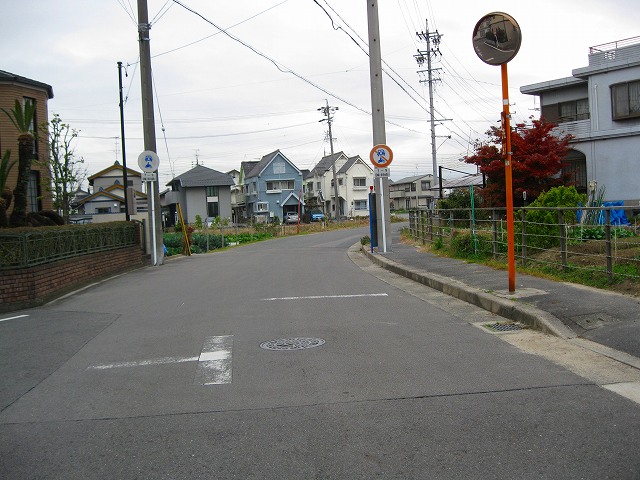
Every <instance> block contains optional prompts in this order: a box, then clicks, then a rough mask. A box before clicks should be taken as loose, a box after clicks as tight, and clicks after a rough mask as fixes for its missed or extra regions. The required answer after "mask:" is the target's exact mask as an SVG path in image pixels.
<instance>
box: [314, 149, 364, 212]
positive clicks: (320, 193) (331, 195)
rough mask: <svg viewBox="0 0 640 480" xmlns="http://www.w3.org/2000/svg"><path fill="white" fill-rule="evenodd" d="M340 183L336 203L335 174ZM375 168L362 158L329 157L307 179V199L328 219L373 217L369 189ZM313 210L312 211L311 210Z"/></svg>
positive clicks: (342, 154) (342, 153) (343, 154)
mask: <svg viewBox="0 0 640 480" xmlns="http://www.w3.org/2000/svg"><path fill="white" fill-rule="evenodd" d="M334 165H335V171H336V180H337V181H338V199H337V201H336V196H335V188H334V178H333V170H334ZM372 185H373V168H371V167H370V166H369V164H368V163H367V162H365V161H364V160H362V158H360V156H358V155H356V156H354V157H349V156H347V155H346V154H345V153H344V152H338V153H334V154H333V155H326V156H324V157H322V159H321V160H320V161H319V162H318V164H317V165H316V166H315V167H313V169H311V171H310V172H309V173H308V174H307V175H306V176H305V198H306V199H307V201H308V203H309V205H313V206H314V207H317V208H321V209H322V210H324V212H325V214H326V215H327V216H330V217H331V218H336V217H360V216H368V215H369V187H371V186H372ZM310 208H311V207H310Z"/></svg>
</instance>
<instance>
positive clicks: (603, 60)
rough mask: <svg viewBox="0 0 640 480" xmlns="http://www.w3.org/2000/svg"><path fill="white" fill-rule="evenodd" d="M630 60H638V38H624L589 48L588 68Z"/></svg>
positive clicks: (639, 38) (639, 47)
mask: <svg viewBox="0 0 640 480" xmlns="http://www.w3.org/2000/svg"><path fill="white" fill-rule="evenodd" d="M631 60H635V61H637V60H640V37H632V38H626V39H624V40H618V41H615V42H610V43H605V44H603V45H597V46H595V47H591V48H589V66H590V67H597V66H604V65H607V64H609V63H612V62H619V61H631Z"/></svg>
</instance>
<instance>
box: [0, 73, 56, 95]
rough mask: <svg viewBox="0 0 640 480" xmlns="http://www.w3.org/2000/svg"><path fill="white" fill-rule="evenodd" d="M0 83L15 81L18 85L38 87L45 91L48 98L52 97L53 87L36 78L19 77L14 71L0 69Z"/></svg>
mask: <svg viewBox="0 0 640 480" xmlns="http://www.w3.org/2000/svg"><path fill="white" fill-rule="evenodd" d="M0 83H17V84H19V85H26V86H28V87H34V88H39V89H41V90H45V91H46V92H47V96H48V97H49V98H53V88H52V87H51V85H47V84H46V83H42V82H38V81H37V80H31V79H30V78H27V77H21V76H20V75H16V74H15V73H10V72H5V71H4V70H0Z"/></svg>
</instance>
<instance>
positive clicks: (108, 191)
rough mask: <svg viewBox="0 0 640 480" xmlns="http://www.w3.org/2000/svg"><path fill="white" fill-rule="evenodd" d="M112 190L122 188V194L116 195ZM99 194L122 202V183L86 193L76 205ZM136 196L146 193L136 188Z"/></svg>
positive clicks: (143, 196) (142, 195)
mask: <svg viewBox="0 0 640 480" xmlns="http://www.w3.org/2000/svg"><path fill="white" fill-rule="evenodd" d="M114 190H122V195H117V194H115V193H113V191H114ZM101 195H103V196H105V197H108V198H111V199H113V200H116V201H118V202H120V203H124V187H123V186H122V185H111V186H110V187H108V188H105V189H104V190H99V191H97V192H94V193H92V194H91V195H87V196H86V197H82V199H80V200H78V201H77V202H76V205H84V204H85V203H87V202H91V201H92V200H95V199H96V198H98V197H100V196H101ZM136 197H139V198H147V194H146V193H143V192H141V191H139V190H136Z"/></svg>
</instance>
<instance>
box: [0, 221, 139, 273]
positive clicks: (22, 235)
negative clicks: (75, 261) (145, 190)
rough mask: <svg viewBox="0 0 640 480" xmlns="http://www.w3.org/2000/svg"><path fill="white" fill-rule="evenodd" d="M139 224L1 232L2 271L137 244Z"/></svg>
mask: <svg viewBox="0 0 640 480" xmlns="http://www.w3.org/2000/svg"><path fill="white" fill-rule="evenodd" d="M136 228H137V227H136V225H135V224H134V223H132V222H114V223H108V224H107V223H105V224H96V225H76V226H72V227H70V226H64V227H46V228H39V229H33V230H32V231H31V230H30V231H25V230H22V231H19V232H14V231H11V230H5V231H2V232H0V270H7V269H13V268H25V267H32V266H34V265H41V264H44V263H49V262H55V261H57V260H63V259H66V258H73V257H78V256H80V255H86V254H88V253H95V252H104V251H108V250H116V249H120V248H125V247H130V246H134V245H137V240H136Z"/></svg>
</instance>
